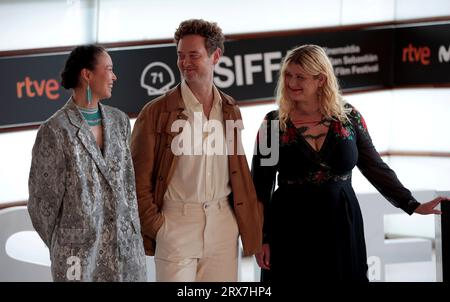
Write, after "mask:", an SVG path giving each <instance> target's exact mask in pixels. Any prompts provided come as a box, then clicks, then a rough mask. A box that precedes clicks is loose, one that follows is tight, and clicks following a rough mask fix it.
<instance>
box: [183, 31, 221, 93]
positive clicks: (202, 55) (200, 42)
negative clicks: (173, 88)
mask: <svg viewBox="0 0 450 302" xmlns="http://www.w3.org/2000/svg"><path fill="white" fill-rule="evenodd" d="M177 53H178V60H177V65H178V69H179V70H180V74H181V76H182V77H183V78H184V80H185V81H186V82H187V83H188V84H202V83H204V82H205V81H211V80H212V77H213V74H214V65H215V64H216V63H217V62H218V61H219V57H220V49H219V48H218V49H216V50H215V51H214V52H213V53H212V54H211V55H208V52H207V51H206V48H205V38H204V37H202V36H199V35H188V36H184V37H183V38H182V39H180V41H179V42H178V47H177Z"/></svg>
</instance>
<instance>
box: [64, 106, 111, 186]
mask: <svg viewBox="0 0 450 302" xmlns="http://www.w3.org/2000/svg"><path fill="white" fill-rule="evenodd" d="M98 106H99V109H100V111H101V114H102V125H103V153H104V155H102V153H101V152H100V149H99V147H98V146H97V142H96V140H95V137H94V134H93V133H92V131H91V129H90V128H89V125H88V124H87V123H86V121H85V120H84V118H83V116H82V115H81V113H80V111H79V110H78V108H77V106H76V104H75V102H74V100H73V98H72V97H70V99H69V101H68V102H67V103H66V105H65V106H64V107H63V110H64V111H65V112H66V113H67V116H68V118H69V121H70V122H71V123H72V125H74V126H75V127H77V128H78V131H77V137H78V139H79V140H80V141H81V143H82V144H83V146H84V148H85V149H86V150H87V151H88V153H89V155H90V156H91V158H92V160H93V161H94V162H95V164H96V165H97V167H98V169H99V170H100V172H101V173H102V174H103V176H104V177H105V179H106V180H107V182H108V183H109V184H110V186H111V187H112V185H111V183H110V179H111V178H110V175H109V169H108V166H107V162H106V160H105V158H107V157H108V152H109V151H110V143H111V139H110V136H111V130H112V122H113V121H112V120H111V118H110V113H109V109H108V108H107V107H106V106H104V105H102V104H101V103H99V104H98Z"/></svg>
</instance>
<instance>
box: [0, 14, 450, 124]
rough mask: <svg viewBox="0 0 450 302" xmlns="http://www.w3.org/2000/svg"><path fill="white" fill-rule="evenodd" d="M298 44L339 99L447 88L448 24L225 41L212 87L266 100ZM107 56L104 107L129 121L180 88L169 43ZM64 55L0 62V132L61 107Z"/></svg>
mask: <svg viewBox="0 0 450 302" xmlns="http://www.w3.org/2000/svg"><path fill="white" fill-rule="evenodd" d="M302 44H317V45H320V46H322V47H324V48H325V49H326V52H327V54H328V56H329V57H330V59H331V61H332V64H333V66H334V69H335V74H336V75H337V77H338V79H339V83H340V85H341V88H342V90H343V92H348V91H358V90H367V89H372V88H381V89H382V88H391V87H396V86H405V85H421V84H425V85H427V84H450V72H449V71H450V22H441V23H437V24H410V25H402V26H385V27H373V28H370V27H369V28H366V29H358V30H344V31H333V32H320V33H311V34H297V35H288V36H277V37H269V38H267V37H265V38H251V39H242V40H227V41H226V42H225V53H224V56H223V57H222V58H221V59H220V61H219V63H218V64H217V66H216V69H215V75H214V82H215V84H216V86H217V87H218V88H220V89H222V90H223V91H224V92H225V93H227V94H230V95H232V96H233V97H234V98H235V99H236V100H237V101H238V103H240V104H248V103H252V102H256V101H261V100H270V99H273V97H274V92H275V87H276V82H277V78H278V73H279V70H280V66H281V60H282V58H283V57H284V56H285V55H286V53H287V52H288V51H289V50H290V49H292V48H294V47H295V46H299V45H302ZM108 52H109V53H110V55H111V57H112V60H113V63H114V72H115V74H116V75H117V77H118V80H117V81H116V82H115V84H114V88H113V96H112V98H111V99H109V100H107V104H109V105H111V106H114V107H117V108H119V109H121V110H122V111H124V112H126V113H128V114H130V115H136V114H138V113H139V111H140V110H141V108H142V107H143V106H144V105H145V104H146V103H147V102H149V101H150V100H152V99H154V98H155V97H157V96H159V95H161V94H163V93H165V92H166V91H167V90H169V89H170V88H172V87H174V86H175V85H176V84H177V83H178V82H179V81H180V76H179V72H178V69H177V66H176V59H177V55H176V47H175V45H174V44H161V45H151V46H140V47H122V48H113V49H108ZM67 55H68V52H62V53H49V54H39V55H27V56H14V57H0V79H1V81H0V129H1V128H13V127H19V126H26V125H38V124H40V123H41V122H43V121H45V120H46V119H48V118H49V117H50V116H51V115H52V114H53V113H54V112H56V111H57V110H58V109H59V108H61V107H62V106H63V105H64V104H65V102H66V101H67V99H68V98H69V95H70V91H67V90H65V89H64V88H63V87H61V85H60V72H61V70H62V68H63V66H64V62H65V60H66V58H67Z"/></svg>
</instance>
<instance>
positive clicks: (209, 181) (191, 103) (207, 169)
mask: <svg viewBox="0 0 450 302" xmlns="http://www.w3.org/2000/svg"><path fill="white" fill-rule="evenodd" d="M213 93H214V99H213V106H212V109H211V112H210V115H209V120H208V119H207V117H206V116H205V114H204V113H203V106H202V104H201V103H200V102H199V101H198V100H197V98H196V97H195V95H194V94H193V93H192V91H191V90H190V88H189V86H188V85H187V84H186V82H184V81H183V82H182V83H181V96H182V98H183V102H184V104H185V106H186V109H185V110H184V111H183V113H184V114H185V115H186V116H187V117H188V119H187V121H186V123H185V124H184V127H183V130H182V131H181V133H180V134H179V135H178V136H177V137H176V138H175V139H174V141H175V142H176V143H175V142H174V143H175V144H176V146H177V147H178V148H181V149H178V150H177V152H179V154H180V150H183V152H182V153H181V155H178V156H179V158H178V162H177V164H176V165H177V166H176V167H175V171H174V173H173V175H172V178H171V180H170V183H169V185H168V188H167V192H166V194H165V195H164V199H166V200H174V201H182V202H200V203H203V202H208V201H212V200H218V199H223V198H225V197H227V196H228V195H229V194H230V193H231V186H230V179H229V171H228V156H227V153H226V140H225V126H224V121H223V112H222V99H221V97H220V94H219V91H218V90H217V88H216V87H215V86H213ZM180 140H182V141H183V142H182V143H180ZM189 142H190V144H189ZM174 143H172V150H174ZM175 154H177V153H175Z"/></svg>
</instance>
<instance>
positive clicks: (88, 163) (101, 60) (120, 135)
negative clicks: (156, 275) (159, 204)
mask: <svg viewBox="0 0 450 302" xmlns="http://www.w3.org/2000/svg"><path fill="white" fill-rule="evenodd" d="M112 68H113V66H112V60H111V57H110V56H109V55H108V53H107V52H106V51H105V49H103V48H102V47H99V46H95V45H88V46H80V47H77V48H75V49H74V50H73V51H72V52H71V53H70V55H69V57H68V59H67V61H66V64H65V68H64V71H63V72H62V74H61V77H62V81H61V84H62V86H63V87H64V88H66V89H72V90H73V94H72V96H71V97H70V99H69V101H68V102H67V103H66V105H65V106H64V107H63V108H62V109H60V110H59V111H57V112H56V113H55V114H54V115H53V116H52V117H51V118H50V119H48V120H47V121H46V122H45V123H43V124H42V125H41V126H40V128H39V131H38V133H37V137H36V141H35V144H34V147H33V157H32V164H31V171H30V178H29V195H30V196H29V202H28V211H29V213H30V216H31V220H32V223H33V226H34V228H35V229H36V231H37V232H38V233H39V235H40V236H41V238H42V239H43V240H44V242H45V244H46V245H47V246H48V248H49V249H50V259H51V263H52V264H51V270H52V276H53V280H54V281H145V279H146V266H145V256H144V248H143V243H142V237H141V233H140V223H139V216H138V211H137V201H136V193H135V179H134V170H133V164H132V159H131V155H130V149H129V138H130V122H129V119H128V117H127V116H126V115H125V114H124V113H123V112H121V111H120V110H118V109H115V108H112V107H109V106H106V105H103V104H101V103H100V100H103V99H108V98H110V97H111V90H112V87H113V83H114V81H116V80H117V77H116V75H115V74H114V72H113V69H112Z"/></svg>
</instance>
